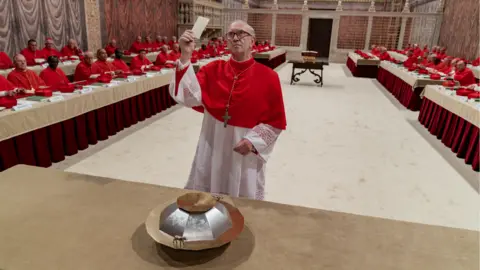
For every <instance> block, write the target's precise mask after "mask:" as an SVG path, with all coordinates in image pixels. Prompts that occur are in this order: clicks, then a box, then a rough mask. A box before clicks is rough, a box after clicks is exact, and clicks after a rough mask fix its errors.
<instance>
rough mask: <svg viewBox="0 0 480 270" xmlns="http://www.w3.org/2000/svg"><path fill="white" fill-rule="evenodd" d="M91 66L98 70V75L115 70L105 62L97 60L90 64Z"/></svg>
mask: <svg viewBox="0 0 480 270" xmlns="http://www.w3.org/2000/svg"><path fill="white" fill-rule="evenodd" d="M92 66H96V69H98V70H99V71H100V73H105V72H112V71H115V70H116V69H115V66H114V65H113V64H112V63H111V62H108V61H107V60H104V61H101V60H97V61H96V62H95V63H93V64H92Z"/></svg>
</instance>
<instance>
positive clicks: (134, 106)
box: [0, 71, 175, 171]
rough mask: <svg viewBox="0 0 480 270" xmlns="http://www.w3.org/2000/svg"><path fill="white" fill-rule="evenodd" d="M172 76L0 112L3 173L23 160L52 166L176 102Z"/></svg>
mask: <svg viewBox="0 0 480 270" xmlns="http://www.w3.org/2000/svg"><path fill="white" fill-rule="evenodd" d="M172 72H173V71H172ZM171 76H172V73H167V74H161V75H156V76H153V77H148V78H147V77H139V78H137V79H136V80H135V81H133V82H119V83H118V84H116V85H106V86H103V87H100V86H99V87H95V88H94V89H93V91H92V92H90V93H86V94H62V96H63V97H64V100H63V101H58V102H51V103H50V102H46V103H44V102H33V104H32V108H31V109H26V110H21V111H12V110H8V111H2V112H0V171H2V170H5V169H7V168H9V167H12V166H14V165H16V164H19V163H20V164H27V165H33V166H40V167H49V166H50V165H51V164H52V162H59V161H62V160H64V159H65V156H66V155H67V156H70V155H74V154H76V153H77V152H78V151H79V150H83V149H86V148H87V147H88V146H89V145H93V144H96V143H97V142H98V141H99V140H106V139H107V138H108V137H109V136H112V135H114V134H116V133H117V132H119V131H120V130H122V129H124V128H127V127H130V126H131V125H134V124H136V123H137V122H139V121H143V120H144V119H145V118H149V117H151V116H152V115H154V114H156V113H158V112H161V111H162V110H165V109H167V108H169V107H171V106H173V105H174V104H175V101H174V100H173V99H172V98H171V97H170V95H169V93H168V83H169V81H170V79H171ZM20 102H22V103H29V102H28V101H26V100H20Z"/></svg>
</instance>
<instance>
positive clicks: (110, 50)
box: [105, 39, 118, 56]
mask: <svg viewBox="0 0 480 270" xmlns="http://www.w3.org/2000/svg"><path fill="white" fill-rule="evenodd" d="M117 49H118V48H117V40H115V39H112V40H111V41H110V42H109V43H108V45H107V46H106V47H105V51H106V52H107V55H108V56H112V55H115V51H116V50H117Z"/></svg>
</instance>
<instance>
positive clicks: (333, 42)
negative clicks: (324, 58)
mask: <svg viewBox="0 0 480 270" xmlns="http://www.w3.org/2000/svg"><path fill="white" fill-rule="evenodd" d="M339 29H340V16H339V15H335V17H333V23H332V36H331V37H330V57H332V56H333V55H334V54H335V52H336V51H337V44H338V30H339Z"/></svg>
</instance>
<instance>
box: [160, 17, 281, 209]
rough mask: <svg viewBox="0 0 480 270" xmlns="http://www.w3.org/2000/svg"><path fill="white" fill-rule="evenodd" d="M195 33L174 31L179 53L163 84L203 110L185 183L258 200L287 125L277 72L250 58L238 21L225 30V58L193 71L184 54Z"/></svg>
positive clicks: (245, 31)
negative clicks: (177, 35) (227, 55)
mask: <svg viewBox="0 0 480 270" xmlns="http://www.w3.org/2000/svg"><path fill="white" fill-rule="evenodd" d="M204 25H205V23H204ZM194 29H197V27H194ZM199 29H201V28H199ZM197 31H200V30H198V29H197ZM201 31H203V30H201ZM200 34H201V33H200ZM197 35H199V34H198V32H197V33H196V34H195V31H192V30H187V31H185V32H184V33H183V35H182V36H181V37H180V40H179V43H180V48H181V50H182V55H181V57H180V60H179V62H177V69H176V72H174V76H173V77H172V81H171V83H170V87H169V93H170V95H171V96H172V98H173V99H175V101H176V102H177V103H179V104H181V105H183V106H186V107H191V108H192V107H193V108H195V110H197V111H199V112H203V123H202V130H201V135H200V138H199V141H198V146H197V151H196V154H195V160H194V162H193V165H192V169H191V172H190V177H189V179H188V183H187V185H186V187H185V188H187V189H194V190H199V191H205V192H211V193H217V194H228V195H230V196H234V197H248V198H251V199H258V200H263V199H264V192H265V166H266V162H267V160H268V158H269V156H270V154H271V153H272V151H273V148H274V146H275V143H276V141H277V138H278V136H279V135H280V133H281V131H282V130H284V129H285V128H286V125H287V123H286V117H285V108H284V105H283V97H282V88H281V85H280V80H279V78H278V74H277V73H276V72H275V71H273V70H272V69H270V68H268V67H267V66H264V65H262V64H258V63H257V62H255V60H254V59H253V58H252V47H253V44H254V42H255V31H254V29H253V28H252V27H251V26H250V25H248V24H247V23H246V22H244V21H235V22H233V23H232V24H231V25H230V27H229V29H228V32H227V34H226V39H227V46H228V49H229V51H230V52H231V53H232V55H231V58H230V59H229V60H222V59H218V60H215V61H212V62H210V63H209V64H207V65H204V66H202V67H201V68H200V70H199V71H198V72H197V74H195V71H194V70H193V66H192V65H190V62H189V60H190V57H191V55H192V52H193V50H194V48H195V42H194V40H195V38H196V37H197Z"/></svg>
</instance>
